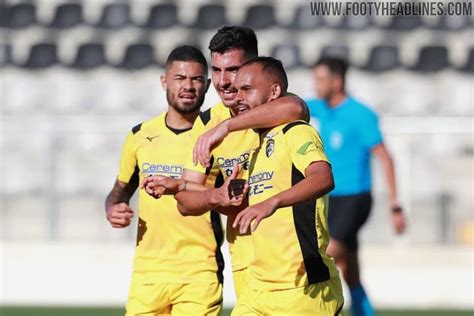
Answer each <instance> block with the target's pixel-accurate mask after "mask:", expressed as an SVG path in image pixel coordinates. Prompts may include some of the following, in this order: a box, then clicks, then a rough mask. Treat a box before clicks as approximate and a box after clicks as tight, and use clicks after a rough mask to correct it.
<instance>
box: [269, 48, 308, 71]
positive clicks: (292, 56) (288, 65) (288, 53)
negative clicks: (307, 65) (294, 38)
mask: <svg viewBox="0 0 474 316" xmlns="http://www.w3.org/2000/svg"><path fill="white" fill-rule="evenodd" d="M271 55H272V56H273V57H275V58H277V59H279V60H281V61H282V63H283V66H284V67H285V69H286V70H292V69H294V68H296V67H300V66H303V62H302V61H301V57H300V48H299V46H298V45H294V44H281V45H276V46H274V47H273V49H272V53H271Z"/></svg>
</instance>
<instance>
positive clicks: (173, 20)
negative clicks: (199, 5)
mask: <svg viewBox="0 0 474 316" xmlns="http://www.w3.org/2000/svg"><path fill="white" fill-rule="evenodd" d="M179 24H180V22H179V20H178V8H177V7H176V5H175V4H174V3H163V4H157V5H154V6H153V7H152V9H151V11H150V15H149V16H148V20H147V22H146V23H145V27H146V28H148V29H155V30H157V29H167V28H170V27H172V26H177V25H179Z"/></svg>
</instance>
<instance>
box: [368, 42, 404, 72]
mask: <svg viewBox="0 0 474 316" xmlns="http://www.w3.org/2000/svg"><path fill="white" fill-rule="evenodd" d="M399 66H400V60H399V54H398V47H396V46H391V45H380V46H375V47H373V48H372V50H371V51H370V56H369V60H368V62H367V64H366V65H365V66H364V67H363V69H364V70H367V71H371V72H382V71H387V70H393V69H395V68H397V67H399Z"/></svg>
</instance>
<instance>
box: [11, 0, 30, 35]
mask: <svg viewBox="0 0 474 316" xmlns="http://www.w3.org/2000/svg"><path fill="white" fill-rule="evenodd" d="M35 23H36V7H35V6H34V4H33V3H19V4H16V5H13V6H11V7H9V8H8V9H7V14H6V21H5V26H6V27H9V28H13V29H19V28H24V27H28V26H31V25H33V24H35Z"/></svg>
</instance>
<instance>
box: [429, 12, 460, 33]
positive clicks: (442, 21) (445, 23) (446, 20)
mask: <svg viewBox="0 0 474 316" xmlns="http://www.w3.org/2000/svg"><path fill="white" fill-rule="evenodd" d="M425 25H426V26H428V27H429V28H432V29H434V30H442V31H459V30H462V29H465V28H466V27H467V26H468V25H469V17H467V16H463V15H443V16H440V17H439V19H438V21H437V23H436V24H434V25H427V24H426V23H425Z"/></svg>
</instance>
